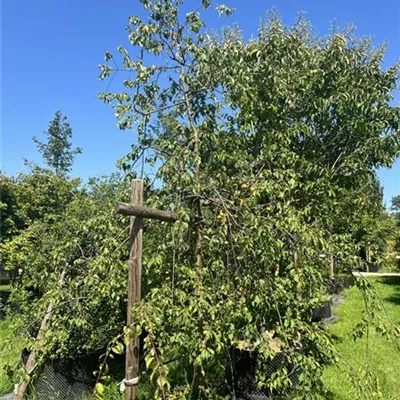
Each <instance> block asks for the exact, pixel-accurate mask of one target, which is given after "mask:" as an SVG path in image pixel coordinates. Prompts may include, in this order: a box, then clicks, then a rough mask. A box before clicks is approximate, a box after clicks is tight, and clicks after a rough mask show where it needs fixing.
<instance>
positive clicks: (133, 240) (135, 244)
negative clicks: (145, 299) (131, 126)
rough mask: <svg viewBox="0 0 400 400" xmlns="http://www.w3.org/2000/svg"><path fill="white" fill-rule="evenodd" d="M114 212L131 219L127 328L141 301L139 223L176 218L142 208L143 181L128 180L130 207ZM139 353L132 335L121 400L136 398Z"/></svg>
mask: <svg viewBox="0 0 400 400" xmlns="http://www.w3.org/2000/svg"><path fill="white" fill-rule="evenodd" d="M115 212H116V213H117V214H121V215H125V216H129V217H131V221H130V250H129V275H128V304H127V318H126V323H127V326H131V325H132V323H133V321H132V315H131V309H132V306H133V305H134V304H135V303H137V302H138V301H140V299H141V280H142V241H143V219H144V218H150V219H156V220H159V221H165V222H175V221H177V220H178V219H179V216H178V215H177V214H175V213H171V212H168V211H162V210H155V209H152V208H147V207H143V180H141V179H133V180H132V193H131V204H127V203H120V202H119V203H117V205H116V207H115ZM139 351H140V349H139V338H138V336H137V335H134V336H133V338H132V339H131V340H130V341H129V345H128V347H127V349H126V361H125V380H124V383H125V387H126V388H125V400H136V399H137V397H138V382H139Z"/></svg>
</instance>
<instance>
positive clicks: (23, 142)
mask: <svg viewBox="0 0 400 400" xmlns="http://www.w3.org/2000/svg"><path fill="white" fill-rule="evenodd" d="M199 2H200V0H186V5H192V4H193V6H197V4H198V3H199ZM221 2H222V0H221ZM225 3H226V4H227V5H230V6H233V7H235V8H236V9H237V11H236V13H235V14H234V16H233V17H231V19H230V20H229V22H234V21H235V22H238V23H239V25H240V27H241V28H242V29H243V31H244V33H245V35H246V36H247V37H249V36H251V35H252V34H255V33H256V30H257V26H258V23H259V20H260V18H261V17H263V16H264V15H265V13H266V11H267V10H268V9H270V8H272V7H274V8H275V9H277V10H278V11H279V12H280V14H281V15H282V17H283V19H284V21H285V22H286V23H293V22H294V20H295V18H296V15H297V14H298V13H299V12H300V11H305V12H306V13H307V15H308V18H309V19H310V21H311V23H312V25H313V26H314V28H315V30H316V32H317V33H318V34H325V33H327V31H328V29H329V26H330V24H331V22H332V21H333V20H336V21H337V22H338V24H339V25H341V26H343V25H346V24H347V23H348V22H352V23H354V24H355V25H356V27H357V33H358V34H360V35H373V37H374V41H375V43H376V44H380V43H382V42H388V44H389V49H388V53H387V56H386V61H385V63H386V65H390V64H393V63H394V62H396V61H398V60H399V59H400V2H399V0H385V1H376V0H336V1H321V0H272V1H269V0H225ZM139 10H140V11H141V8H140V6H139V2H138V0H114V1H105V0H35V1H31V0H4V1H2V10H1V11H2V13H1V15H2V21H1V27H2V45H1V50H2V54H1V55H0V56H1V60H2V61H1V63H2V88H1V92H2V111H1V120H2V143H1V165H0V167H1V169H2V170H3V171H5V172H6V173H7V174H14V173H16V172H18V171H20V170H21V169H22V168H23V162H22V160H23V158H27V159H29V160H31V161H35V162H40V157H39V155H38V153H37V150H36V147H35V145H34V143H33V142H32V140H31V138H32V136H34V135H36V136H39V137H40V136H41V135H42V133H43V131H44V130H45V129H46V127H47V125H48V123H49V121H50V120H51V119H52V117H53V115H54V113H55V111H56V110H58V109H60V110H62V112H63V113H65V114H66V115H67V116H68V119H69V121H70V123H71V126H72V128H73V133H74V143H75V144H76V145H77V146H81V147H83V150H84V152H83V154H82V155H80V156H78V158H77V159H76V162H75V168H74V170H73V173H72V175H75V176H83V177H88V176H93V175H100V174H107V173H109V172H110V171H113V170H115V167H114V165H115V162H116V160H117V159H118V158H120V157H121V156H123V155H124V154H126V153H127V152H128V151H129V149H130V143H131V142H132V140H133V138H134V132H128V131H118V130H117V128H116V120H115V117H114V113H113V110H112V109H111V108H110V107H109V106H106V105H104V104H103V103H102V102H100V101H99V100H97V94H98V92H100V91H102V90H104V89H105V85H104V83H102V82H100V81H99V80H98V70H97V65H98V64H100V63H102V61H103V55H104V52H105V51H106V50H114V49H115V48H116V46H117V45H118V44H125V43H126V31H125V30H124V28H125V26H126V22H127V17H128V16H129V15H133V14H137V13H138V11H139ZM221 23H224V24H226V23H227V20H226V19H222V20H221V19H218V18H215V17H212V18H211V21H210V26H211V27H214V28H218V27H219V26H220V25H221ZM399 98H400V96H397V100H396V102H397V103H399ZM379 175H380V178H381V182H382V184H383V186H384V188H385V200H386V202H388V200H389V199H390V198H391V197H392V196H393V195H395V194H399V193H400V162H399V161H398V162H397V163H396V165H395V166H394V167H393V168H392V169H391V170H390V171H379Z"/></svg>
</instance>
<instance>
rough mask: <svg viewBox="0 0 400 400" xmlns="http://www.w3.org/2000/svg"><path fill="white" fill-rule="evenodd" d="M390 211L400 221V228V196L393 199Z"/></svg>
mask: <svg viewBox="0 0 400 400" xmlns="http://www.w3.org/2000/svg"><path fill="white" fill-rule="evenodd" d="M390 209H391V211H393V212H394V215H395V218H396V219H397V220H398V221H399V226H400V195H397V196H394V197H393V198H392V206H391V208H390Z"/></svg>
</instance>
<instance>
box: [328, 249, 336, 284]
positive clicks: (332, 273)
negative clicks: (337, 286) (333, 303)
mask: <svg viewBox="0 0 400 400" xmlns="http://www.w3.org/2000/svg"><path fill="white" fill-rule="evenodd" d="M335 268H336V258H335V256H334V255H333V254H332V255H331V263H330V266H329V278H331V279H335Z"/></svg>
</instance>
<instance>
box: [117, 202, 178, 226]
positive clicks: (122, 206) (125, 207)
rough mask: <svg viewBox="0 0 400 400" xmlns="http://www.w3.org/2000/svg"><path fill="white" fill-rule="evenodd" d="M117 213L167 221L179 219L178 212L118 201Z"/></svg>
mask: <svg viewBox="0 0 400 400" xmlns="http://www.w3.org/2000/svg"><path fill="white" fill-rule="evenodd" d="M115 213H116V214H121V215H125V216H129V217H140V218H150V219H157V220H159V221H165V222H175V221H178V220H179V216H178V214H175V213H172V212H169V211H162V210H155V209H154V208H147V207H142V206H133V205H132V204H128V203H121V202H118V203H117V205H116V206H115Z"/></svg>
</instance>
